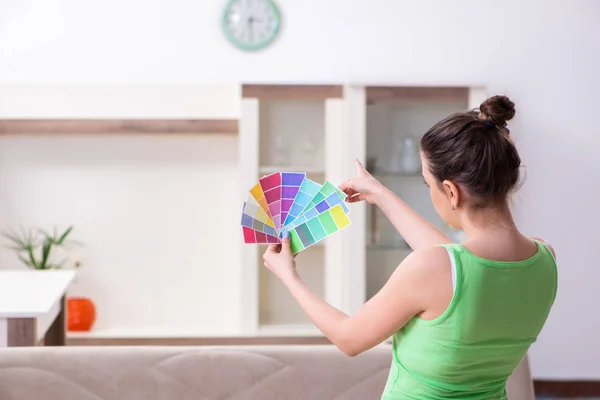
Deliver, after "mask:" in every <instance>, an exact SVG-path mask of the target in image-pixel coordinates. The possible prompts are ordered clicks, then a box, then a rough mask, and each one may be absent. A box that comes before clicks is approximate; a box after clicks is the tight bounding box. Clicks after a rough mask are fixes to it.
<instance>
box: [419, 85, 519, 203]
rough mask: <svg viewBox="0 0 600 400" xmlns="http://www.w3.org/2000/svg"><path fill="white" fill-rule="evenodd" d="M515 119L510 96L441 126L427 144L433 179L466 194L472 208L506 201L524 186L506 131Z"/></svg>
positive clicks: (496, 98)
mask: <svg viewBox="0 0 600 400" xmlns="http://www.w3.org/2000/svg"><path fill="white" fill-rule="evenodd" d="M514 116H515V104H514V103H513V102H512V101H510V99H509V98H508V97H506V96H493V97H490V98H489V99H487V100H485V101H484V102H483V103H481V105H480V106H479V109H475V110H472V111H467V112H463V113H456V114H452V115H450V116H448V117H447V118H445V119H443V120H441V121H440V122H438V123H437V124H435V125H434V126H433V127H432V128H431V129H429V130H428V131H427V132H426V133H425V135H424V136H423V138H422V139H421V151H422V152H423V155H424V157H425V159H426V160H427V163H428V166H429V170H430V172H431V173H432V175H433V176H434V177H435V178H436V180H437V181H438V182H439V183H440V184H441V182H443V181H444V180H449V181H452V182H454V184H456V185H457V186H459V187H460V188H461V189H463V190H465V191H466V194H467V196H466V197H467V203H468V204H469V206H471V207H474V208H483V207H486V206H488V205H497V204H499V203H501V202H503V201H504V200H505V199H506V198H507V196H508V194H509V193H510V192H511V191H512V190H513V189H514V188H515V186H516V185H517V183H518V181H519V167H520V165H521V158H520V157H519V154H518V152H517V149H516V147H515V145H514V143H513V141H512V140H511V139H510V136H509V134H510V131H509V129H508V128H507V127H506V122H507V121H510V120H511V119H512V118H513V117H514Z"/></svg>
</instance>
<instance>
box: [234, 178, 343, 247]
mask: <svg viewBox="0 0 600 400" xmlns="http://www.w3.org/2000/svg"><path fill="white" fill-rule="evenodd" d="M345 197H346V195H345V194H344V193H343V192H342V191H341V190H339V189H338V188H337V187H336V186H335V185H333V184H332V183H331V182H325V183H324V184H322V185H321V184H318V183H316V182H314V181H312V180H310V179H308V178H306V174H305V173H299V172H275V173H274V174H271V175H267V176H264V177H262V178H261V179H260V180H259V181H258V183H257V184H256V185H254V187H253V188H252V189H250V194H249V195H248V199H247V200H246V201H245V202H244V207H243V209H242V232H243V234H244V242H245V243H281V238H282V237H283V234H284V233H286V232H289V234H290V247H291V249H292V253H294V254H296V253H299V252H301V251H302V250H304V249H306V248H308V247H310V246H312V245H313V244H315V243H318V242H320V241H321V240H323V239H325V238H326V237H328V236H330V235H332V234H334V233H335V232H337V231H339V230H341V229H343V228H345V227H347V226H348V225H350V219H349V218H348V214H349V213H350V209H349V208H348V206H347V205H346V203H345V201H344V199H345Z"/></svg>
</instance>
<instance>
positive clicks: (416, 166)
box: [365, 87, 469, 300]
mask: <svg viewBox="0 0 600 400" xmlns="http://www.w3.org/2000/svg"><path fill="white" fill-rule="evenodd" d="M366 99H367V100H366V101H367V105H366V143H367V149H366V152H367V154H366V158H367V163H366V164H367V165H366V167H367V170H368V171H369V172H370V173H371V174H373V175H374V176H375V177H376V178H377V179H378V180H379V181H380V182H381V183H383V184H384V185H385V186H386V187H388V188H389V189H390V190H392V191H393V192H394V193H395V194H396V195H398V196H399V197H400V198H401V199H402V200H404V201H405V202H406V203H407V204H408V205H409V206H410V207H411V208H412V209H414V210H415V211H417V212H418V213H419V214H421V215H422V216H423V217H424V218H425V219H427V220H428V221H430V222H431V223H433V224H434V225H436V226H437V227H439V228H440V229H441V230H442V231H444V232H445V233H446V234H448V235H449V236H450V237H451V238H456V239H457V240H458V238H459V234H460V232H455V231H454V230H453V229H451V228H450V227H449V226H448V225H446V224H445V223H444V222H443V220H442V219H441V218H440V217H439V216H438V215H437V213H436V211H435V209H434V207H433V204H432V202H431V198H430V194H429V188H428V187H427V186H426V185H425V183H424V182H423V176H422V173H421V159H420V155H419V143H420V140H421V137H422V136H423V134H425V132H426V131H427V130H428V129H429V128H430V127H431V126H433V125H434V124H435V123H436V122H438V121H439V120H441V119H443V118H445V117H446V116H448V115H450V114H452V113H454V112H462V111H465V110H466V109H467V108H468V107H469V88H402V87H386V88H382V87H377V88H369V87H367V88H366ZM366 229H367V232H366V242H367V243H366V246H367V250H366V260H365V262H366V266H365V268H366V276H365V280H366V282H365V284H366V288H365V289H366V300H368V299H369V298H371V297H372V296H373V295H375V294H376V293H377V292H378V291H379V290H380V289H381V287H382V286H383V285H384V284H385V282H386V281H387V280H388V278H389V277H390V275H391V274H392V272H393V271H394V270H395V269H396V268H397V267H398V265H399V264H400V263H401V262H402V260H403V259H404V258H405V257H406V256H408V254H409V253H410V252H411V251H412V249H410V247H409V246H408V245H407V243H406V242H405V241H404V239H403V238H402V237H401V236H400V234H399V233H398V232H397V231H396V230H395V229H394V227H393V226H392V224H391V223H390V222H389V221H388V220H387V218H386V217H385V215H384V214H383V213H382V212H381V211H380V210H379V209H378V208H377V207H375V206H370V205H369V206H368V208H367V216H366Z"/></svg>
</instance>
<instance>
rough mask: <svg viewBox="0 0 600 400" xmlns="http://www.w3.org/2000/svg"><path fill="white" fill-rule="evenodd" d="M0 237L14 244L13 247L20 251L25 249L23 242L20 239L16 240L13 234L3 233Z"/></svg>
mask: <svg viewBox="0 0 600 400" xmlns="http://www.w3.org/2000/svg"><path fill="white" fill-rule="evenodd" d="M2 236H4V237H5V238H6V239H8V240H9V241H11V242H13V243H14V244H15V247H18V248H21V249H23V248H24V247H25V242H24V241H23V240H22V239H21V238H18V237H17V236H15V235H14V234H10V233H6V232H3V233H2Z"/></svg>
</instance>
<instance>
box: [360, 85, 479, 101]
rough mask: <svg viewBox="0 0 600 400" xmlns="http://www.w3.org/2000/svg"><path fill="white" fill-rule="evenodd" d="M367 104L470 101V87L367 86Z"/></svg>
mask: <svg viewBox="0 0 600 400" xmlns="http://www.w3.org/2000/svg"><path fill="white" fill-rule="evenodd" d="M365 91H366V97H367V102H369V103H373V102H406V101H428V102H435V101H468V99H469V88H468V87H462V86H457V87H448V86H444V87H436V86H367V87H366V88H365Z"/></svg>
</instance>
